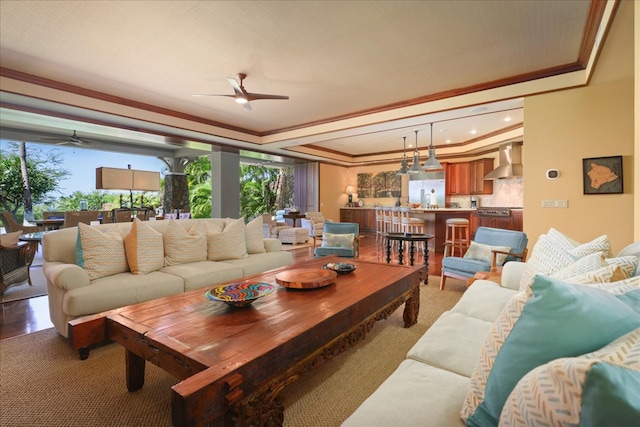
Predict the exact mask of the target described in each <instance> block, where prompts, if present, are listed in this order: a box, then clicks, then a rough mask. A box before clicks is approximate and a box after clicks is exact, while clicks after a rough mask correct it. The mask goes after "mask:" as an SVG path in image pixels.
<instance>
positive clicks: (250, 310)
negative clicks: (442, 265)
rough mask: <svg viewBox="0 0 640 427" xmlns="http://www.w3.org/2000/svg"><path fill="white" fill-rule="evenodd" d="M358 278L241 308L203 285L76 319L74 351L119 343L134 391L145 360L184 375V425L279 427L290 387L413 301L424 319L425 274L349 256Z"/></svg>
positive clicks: (179, 413)
mask: <svg viewBox="0 0 640 427" xmlns="http://www.w3.org/2000/svg"><path fill="white" fill-rule="evenodd" d="M340 261H347V260H345V259H342V258H338V257H325V258H318V259H315V260H311V261H307V262H303V263H299V264H294V265H292V266H289V267H288V268H281V269H276V270H271V271H269V272H266V273H263V274H259V275H255V276H251V277H250V279H251V280H260V281H264V282H268V283H273V284H275V283H276V282H275V276H276V274H277V273H279V272H282V271H285V270H288V269H294V268H321V267H322V265H324V264H326V263H329V262H340ZM348 262H349V263H351V264H354V265H356V270H355V271H354V272H353V273H351V274H346V275H340V276H338V277H337V278H336V280H335V283H334V284H331V285H328V286H324V287H318V288H315V289H300V290H299V289H287V288H285V287H281V286H278V285H277V289H276V291H275V292H274V293H272V294H270V295H267V296H265V297H263V298H260V299H258V300H257V301H255V302H254V303H253V304H251V305H250V306H247V307H243V308H234V307H230V306H228V305H226V304H224V303H219V302H212V301H208V300H207V299H206V298H205V297H204V292H205V290H206V288H205V289H200V290H197V291H192V292H187V293H184V294H179V295H174V296H170V297H166V298H160V299H157V300H153V301H148V302H144V303H141V304H136V305H132V306H129V307H123V308H120V309H117V310H112V311H110V312H108V313H103V314H101V315H94V316H87V317H84V318H79V319H76V320H74V321H72V322H70V327H69V331H70V335H69V337H70V341H71V342H72V345H73V346H74V347H75V348H78V347H82V346H88V345H90V344H92V343H95V342H97V341H100V340H102V339H111V340H113V341H116V342H117V343H119V344H121V345H122V346H124V347H125V349H126V372H127V374H126V378H127V388H128V390H129V391H135V390H138V389H140V388H141V387H142V386H143V384H144V367H145V361H147V360H148V361H150V362H152V363H153V364H155V365H157V366H159V367H161V368H162V369H164V370H165V371H166V372H168V373H170V374H172V375H174V376H175V377H176V378H178V379H180V380H181V382H180V383H178V384H176V385H175V386H173V387H172V398H171V405H172V422H173V424H174V425H176V426H196V425H208V424H209V423H212V422H213V423H214V424H216V425H218V424H225V425H238V426H240V425H243V426H244V425H256V426H257V425H265V424H266V425H281V424H282V423H283V421H284V407H283V405H282V403H281V402H280V400H279V399H278V394H279V393H280V391H282V389H283V388H284V387H285V386H287V385H289V384H291V383H293V382H294V381H296V380H297V378H298V377H299V376H300V375H302V374H304V373H306V372H307V371H309V370H311V369H314V368H316V367H318V366H320V365H322V364H323V363H324V362H325V361H326V360H328V359H330V358H332V357H333V356H335V355H337V354H339V353H341V352H343V351H345V350H347V349H348V348H350V347H351V346H353V345H354V344H356V343H357V342H359V341H360V340H362V339H363V338H364V337H365V336H366V335H367V333H368V332H369V331H370V330H371V329H372V328H373V325H374V324H375V322H376V321H378V320H381V319H385V318H387V317H388V316H389V315H391V314H392V313H393V312H394V311H395V310H396V309H397V308H398V307H400V306H401V305H402V304H405V308H404V313H403V318H404V325H405V327H409V326H411V325H413V324H415V323H416V321H417V316H418V311H419V308H420V287H419V284H420V282H421V280H422V279H423V277H422V275H423V274H424V273H423V272H424V270H423V269H421V268H420V267H419V266H416V267H410V266H398V265H388V264H378V263H371V262H365V261H359V260H353V259H349V260H348Z"/></svg>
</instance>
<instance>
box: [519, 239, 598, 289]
mask: <svg viewBox="0 0 640 427" xmlns="http://www.w3.org/2000/svg"><path fill="white" fill-rule="evenodd" d="M610 250H611V245H610V243H609V238H608V237H607V236H600V237H598V238H596V239H594V240H592V241H591V242H588V243H584V244H582V245H580V244H576V243H575V242H574V241H573V240H571V239H569V238H568V237H566V236H564V235H563V234H562V233H560V232H559V231H557V230H555V229H553V228H551V229H550V230H549V232H548V234H543V235H542V236H540V238H539V239H538V241H537V242H536V244H535V245H534V247H533V251H531V256H530V257H529V260H528V261H527V262H526V265H525V269H524V272H523V273H522V276H521V278H520V290H521V291H524V290H525V289H526V288H527V287H528V286H530V285H531V283H532V282H533V276H535V275H536V274H552V273H554V272H555V271H557V270H559V269H561V268H565V267H568V266H569V265H571V264H573V263H574V262H576V261H577V260H578V259H580V258H582V257H584V256H587V255H590V254H593V253H596V252H600V253H602V254H604V255H605V256H607V254H609V252H610Z"/></svg>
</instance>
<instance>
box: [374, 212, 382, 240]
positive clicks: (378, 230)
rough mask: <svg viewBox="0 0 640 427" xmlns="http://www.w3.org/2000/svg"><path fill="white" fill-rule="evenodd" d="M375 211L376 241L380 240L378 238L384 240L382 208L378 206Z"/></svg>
mask: <svg viewBox="0 0 640 427" xmlns="http://www.w3.org/2000/svg"><path fill="white" fill-rule="evenodd" d="M373 209H374V210H375V212H376V240H378V238H382V234H383V233H384V215H383V214H382V207H381V206H376V207H374V208H373Z"/></svg>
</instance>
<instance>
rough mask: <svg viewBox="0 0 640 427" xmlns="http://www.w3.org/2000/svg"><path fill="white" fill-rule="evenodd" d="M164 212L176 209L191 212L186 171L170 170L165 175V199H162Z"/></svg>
mask: <svg viewBox="0 0 640 427" xmlns="http://www.w3.org/2000/svg"><path fill="white" fill-rule="evenodd" d="M162 209H163V211H164V213H171V212H173V211H174V210H176V209H180V212H189V211H190V208H189V183H188V181H187V175H186V174H184V173H176V172H169V173H167V174H166V175H165V176H164V199H163V201H162Z"/></svg>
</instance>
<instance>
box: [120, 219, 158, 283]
mask: <svg viewBox="0 0 640 427" xmlns="http://www.w3.org/2000/svg"><path fill="white" fill-rule="evenodd" d="M162 242H163V240H162V234H160V233H158V232H157V231H156V230H154V229H153V228H151V227H148V226H147V225H145V224H144V223H143V222H142V221H140V220H139V219H138V218H136V219H134V221H133V224H131V229H130V230H129V232H128V233H127V235H126V236H124V248H125V252H126V255H127V263H128V264H129V269H130V270H131V272H132V273H133V274H147V273H150V272H152V271H156V270H160V269H161V268H162V267H164V246H163V243H162Z"/></svg>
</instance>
